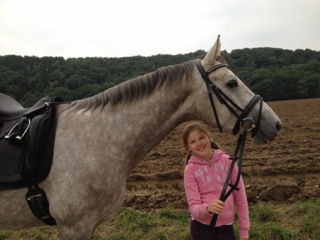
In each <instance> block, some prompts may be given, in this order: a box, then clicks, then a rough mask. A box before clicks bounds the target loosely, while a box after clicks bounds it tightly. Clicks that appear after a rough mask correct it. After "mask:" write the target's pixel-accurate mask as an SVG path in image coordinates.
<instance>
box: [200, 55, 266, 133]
mask: <svg viewBox="0 0 320 240" xmlns="http://www.w3.org/2000/svg"><path fill="white" fill-rule="evenodd" d="M196 66H197V68H198V70H199V72H200V73H201V75H202V78H203V80H204V81H205V83H206V86H207V89H208V94H209V99H210V102H211V106H212V109H213V112H214V116H215V119H216V123H217V125H218V128H219V130H220V132H222V127H221V124H220V121H219V117H218V113H217V110H216V106H215V104H214V101H213V94H215V95H216V97H217V99H218V100H219V102H220V103H221V104H224V105H225V106H226V107H227V108H228V109H229V111H230V112H232V113H233V115H235V116H236V117H237V119H238V120H237V122H236V123H235V125H234V127H233V130H232V132H233V134H234V135H236V134H237V133H238V132H239V130H240V127H241V124H242V122H243V120H244V119H245V118H246V117H247V116H248V114H249V113H250V111H251V110H252V108H253V107H254V106H255V105H256V104H257V103H258V102H260V109H259V115H258V118H257V124H253V126H252V128H253V129H252V134H253V136H254V135H255V134H256V133H257V131H258V130H259V124H260V119H261V111H262V103H263V100H262V98H261V97H260V96H259V95H254V96H253V98H252V99H251V100H250V102H249V103H248V104H247V106H246V107H245V108H244V109H242V108H241V107H239V105H237V104H236V103H235V102H233V101H232V100H231V99H230V98H229V97H228V96H227V95H226V94H225V93H224V92H223V91H222V90H221V89H220V88H219V87H218V86H217V85H216V84H214V83H213V82H212V81H211V80H210V78H209V74H210V73H211V72H213V71H215V70H217V69H219V68H222V67H229V65H228V64H223V63H221V64H217V65H215V66H213V67H212V68H210V69H209V70H207V71H206V70H204V68H203V66H202V64H201V61H200V60H199V61H197V62H196ZM238 112H241V114H239V113H238Z"/></svg>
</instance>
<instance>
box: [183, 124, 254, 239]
mask: <svg viewBox="0 0 320 240" xmlns="http://www.w3.org/2000/svg"><path fill="white" fill-rule="evenodd" d="M210 138H211V134H210V132H209V130H207V128H206V127H205V126H204V125H203V124H200V123H197V122H195V123H192V124H190V125H188V126H187V127H186V128H185V130H184V132H183V135H182V141H183V145H184V147H185V148H186V150H187V151H188V152H189V153H188V155H187V164H186V167H185V170H184V187H185V191H186V196H187V202H188V206H189V211H190V213H191V221H190V234H191V239H192V240H204V239H205V236H206V233H207V231H208V228H209V225H210V221H211V219H212V216H213V214H218V220H217V223H216V229H215V236H216V239H219V240H233V239H236V237H235V233H234V229H233V222H234V214H235V205H236V207H237V211H238V223H239V229H240V240H245V239H249V227H250V223H249V210H248V202H247V196H246V192H245V186H244V183H243V180H242V177H241V178H240V181H239V185H238V188H239V191H236V190H235V191H233V193H232V194H231V195H230V196H229V197H228V198H227V200H226V201H225V202H222V201H220V200H219V198H220V194H221V192H222V188H223V185H224V183H225V181H226V178H227V176H228V172H229V168H230V165H231V161H230V159H229V156H228V155H226V154H225V153H223V152H222V150H221V148H220V147H219V145H217V144H216V143H214V142H211V141H210ZM237 173H238V167H237V165H236V164H235V166H234V169H233V172H232V177H231V182H235V180H236V178H237Z"/></svg>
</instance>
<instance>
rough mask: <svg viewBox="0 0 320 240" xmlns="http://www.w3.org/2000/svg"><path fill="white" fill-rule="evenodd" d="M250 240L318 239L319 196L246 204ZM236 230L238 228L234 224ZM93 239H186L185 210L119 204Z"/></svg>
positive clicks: (2, 239)
mask: <svg viewBox="0 0 320 240" xmlns="http://www.w3.org/2000/svg"><path fill="white" fill-rule="evenodd" d="M250 221H251V237H250V239H251V240H257V239H259V240H270V239H272V240H311V239H312V240H320V198H319V199H313V200H309V201H303V202H296V203H293V204H273V203H258V204H255V205H253V206H250ZM236 232H238V229H237V228H236ZM18 239H19V240H24V239H25V240H27V239H28V240H33V239H35V240H44V239H46V240H57V239H59V238H58V231H57V228H56V227H48V226H43V227H38V228H31V229H24V230H21V231H7V230H0V240H18ZM92 239H93V240H102V239H110V240H137V239H143V240H187V239H190V237H189V213H188V211H187V210H172V209H157V210H155V211H154V212H143V211H139V210H135V209H132V208H123V209H122V210H121V212H120V213H119V214H118V215H117V216H116V218H115V219H114V220H113V221H111V222H108V223H105V224H102V225H100V226H99V227H98V228H97V229H96V231H95V232H94V234H93V237H92Z"/></svg>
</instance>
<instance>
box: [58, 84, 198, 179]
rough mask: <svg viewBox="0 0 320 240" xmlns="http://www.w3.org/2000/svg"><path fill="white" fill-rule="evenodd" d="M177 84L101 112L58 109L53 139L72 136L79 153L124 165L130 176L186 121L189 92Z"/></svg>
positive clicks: (61, 139)
mask: <svg viewBox="0 0 320 240" xmlns="http://www.w3.org/2000/svg"><path fill="white" fill-rule="evenodd" d="M177 85H179V84H177ZM177 85H175V84H173V85H172V86H171V87H166V88H165V87H164V88H162V87H160V88H159V89H157V90H156V91H154V92H153V93H152V94H151V95H149V96H146V97H145V98H144V99H137V100H136V101H133V102H131V103H122V104H119V105H116V106H112V105H111V104H107V105H106V106H105V107H104V108H103V110H102V111H101V109H96V110H88V111H86V112H84V111H82V110H79V111H77V112H72V110H71V112H70V111H63V109H61V110H60V111H58V115H59V119H58V129H57V132H58V134H57V136H58V138H59V139H60V141H61V142H64V141H66V139H69V138H72V137H70V135H74V134H75V135H76V140H73V141H77V146H76V147H78V149H79V151H83V153H84V154H87V152H88V151H87V150H88V149H90V150H91V151H92V152H93V154H95V155H96V156H95V157H93V158H94V159H98V158H102V160H103V161H109V163H110V164H111V163H113V165H114V166H115V165H116V164H117V162H119V161H122V162H123V164H122V167H124V164H126V165H127V167H126V168H127V173H130V172H131V170H132V169H133V167H134V166H136V164H137V163H138V162H139V161H140V160H141V159H143V158H144V157H145V156H146V154H147V153H148V152H150V151H151V150H152V149H153V148H154V147H155V146H157V145H158V144H159V143H160V142H161V140H163V139H164V138H165V136H166V135H168V134H169V133H170V132H171V131H172V130H173V129H174V128H175V127H177V126H178V125H179V124H180V123H182V122H184V121H187V120H190V115H189V114H190V112H193V111H192V109H191V105H192V100H191V99H192V97H191V98H190V92H191V91H190V89H189V91H186V88H187V87H186V86H185V87H182V86H180V87H179V86H177ZM192 85H194V84H192V83H189V84H188V86H192ZM181 89H184V90H183V91H182V90H181ZM188 113H189V114H188ZM70 141H72V140H70ZM61 144H63V143H61ZM177 144H179V143H177ZM82 148H88V149H87V150H85V149H82ZM92 149H93V150H92ZM100 156H101V157H100ZM79 157H83V156H82V155H81V156H79ZM110 164H109V165H110ZM104 165H105V166H106V167H108V165H106V164H104Z"/></svg>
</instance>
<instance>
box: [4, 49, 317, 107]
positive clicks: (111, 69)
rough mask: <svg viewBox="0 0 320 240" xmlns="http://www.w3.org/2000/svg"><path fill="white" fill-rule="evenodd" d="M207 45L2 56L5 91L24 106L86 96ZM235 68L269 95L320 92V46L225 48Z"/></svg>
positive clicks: (190, 56) (189, 57)
mask: <svg viewBox="0 0 320 240" xmlns="http://www.w3.org/2000/svg"><path fill="white" fill-rule="evenodd" d="M204 54H205V51H203V50H198V51H196V52H190V53H186V54H178V55H166V54H159V55H153V56H149V57H143V56H132V57H121V58H107V57H86V58H68V59H64V58H63V57H41V58H40V57H36V56H17V55H6V56H0V92H2V93H5V94H7V95H9V96H11V97H13V98H15V99H16V100H17V101H19V102H20V103H21V104H22V105H23V106H24V107H29V106H31V105H33V104H34V103H35V102H36V101H37V100H39V99H40V98H42V97H44V96H51V97H60V98H62V99H63V100H64V101H72V100H75V99H82V98H86V97H89V96H92V95H94V94H97V93H99V92H102V91H104V90H106V89H108V88H111V87H113V86H116V85H118V84H120V83H122V82H124V81H126V80H129V79H131V78H135V77H137V76H139V75H143V74H145V73H148V72H152V71H154V70H156V69H158V68H160V67H163V66H168V65H174V64H179V63H183V62H186V61H189V60H192V59H196V58H201V57H203V56H204ZM222 55H223V56H224V57H225V59H226V60H227V62H228V64H229V65H230V69H231V70H232V71H233V72H234V73H235V74H236V75H237V76H238V77H239V78H240V79H241V80H242V81H243V82H244V83H245V84H246V85H247V86H248V87H249V88H250V89H251V90H252V91H253V92H254V93H256V94H259V95H261V96H262V97H263V98H264V100H266V101H277V100H287V99H306V98H318V97H320V51H314V50H310V49H305V50H302V49H297V50H285V49H279V48H252V49H249V48H245V49H237V50H232V51H231V52H230V53H228V52H227V51H223V52H222Z"/></svg>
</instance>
